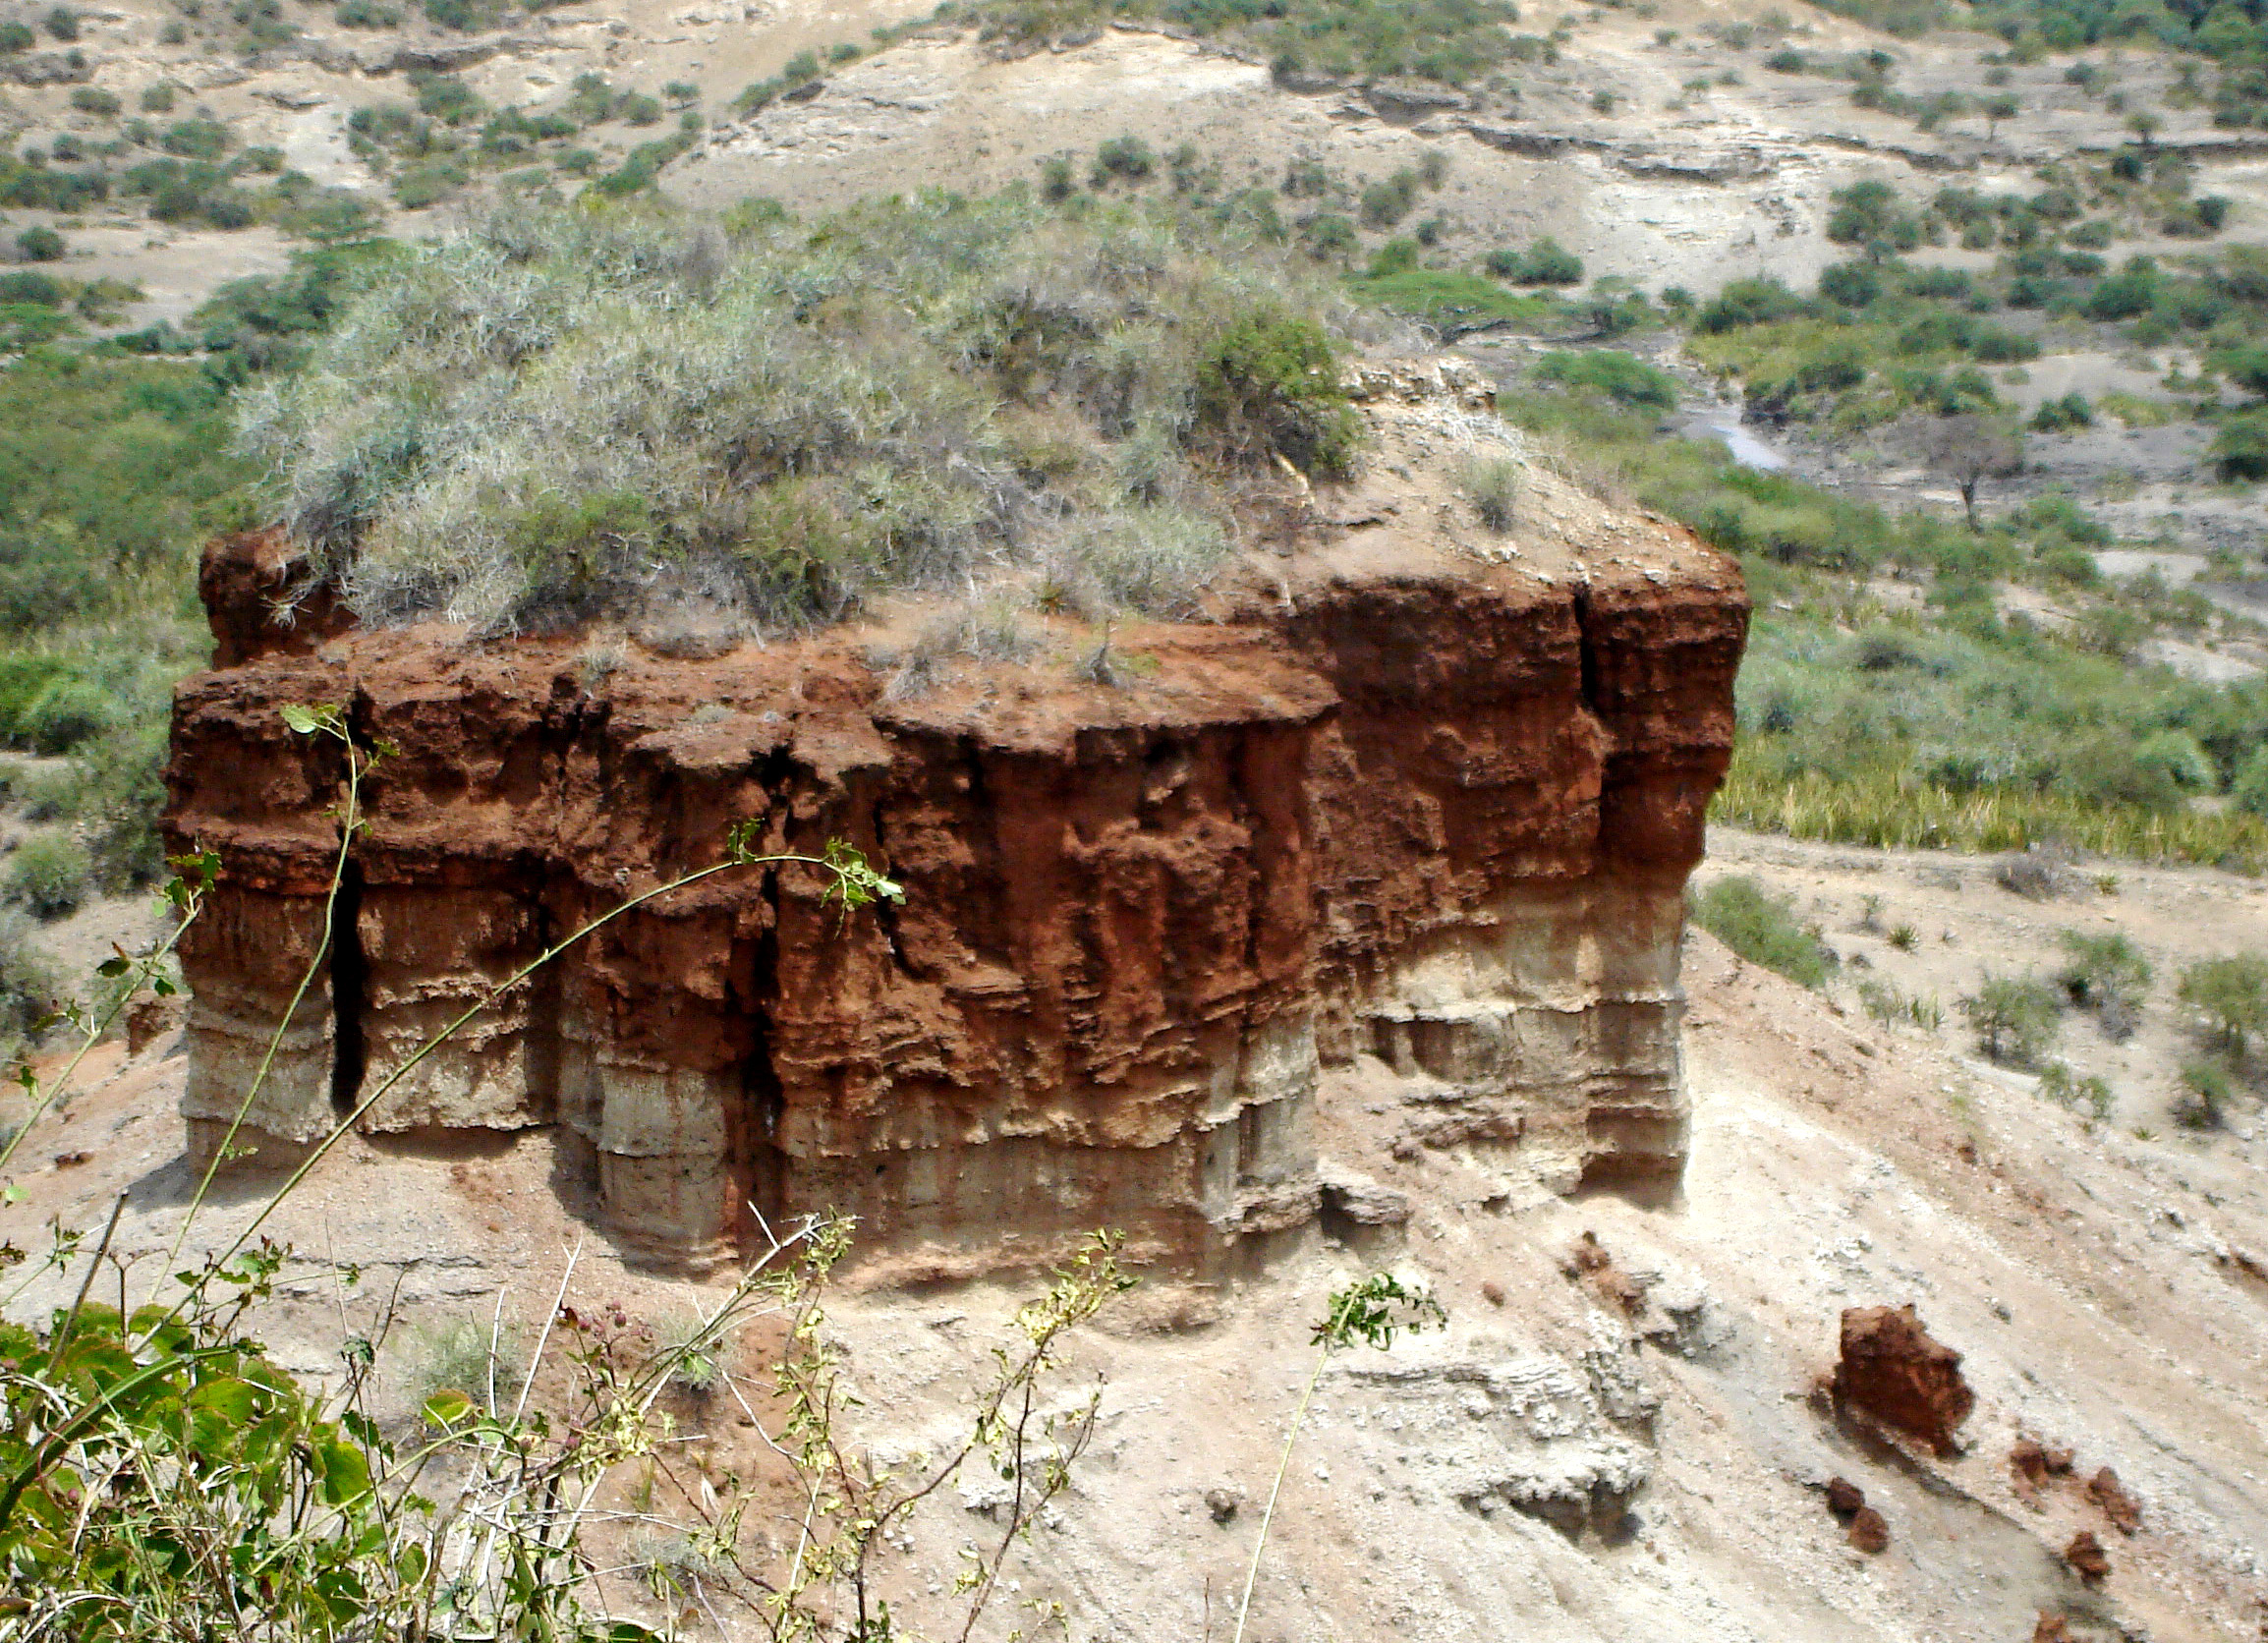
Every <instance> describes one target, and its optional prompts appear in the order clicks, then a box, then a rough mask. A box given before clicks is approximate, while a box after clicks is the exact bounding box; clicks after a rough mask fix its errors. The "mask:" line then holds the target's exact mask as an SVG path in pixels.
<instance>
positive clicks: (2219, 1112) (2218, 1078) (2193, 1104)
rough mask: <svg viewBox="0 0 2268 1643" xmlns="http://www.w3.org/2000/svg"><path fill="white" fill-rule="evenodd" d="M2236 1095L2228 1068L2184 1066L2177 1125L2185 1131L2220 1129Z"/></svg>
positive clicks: (2202, 1064) (2197, 1063)
mask: <svg viewBox="0 0 2268 1643" xmlns="http://www.w3.org/2000/svg"><path fill="white" fill-rule="evenodd" d="M2235 1094H2236V1092H2235V1090H2234V1088H2233V1087H2232V1086H2231V1084H2230V1080H2229V1073H2228V1069H2227V1068H2225V1067H2222V1066H2220V1065H2219V1064H2217V1063H2215V1062H2212V1061H2188V1062H2184V1063H2183V1067H2182V1095H2181V1097H2180V1099H2179V1100H2178V1101H2177V1102H2176V1103H2175V1105H2174V1121H2175V1122H2176V1123H2178V1124H2180V1125H2181V1126H2182V1127H2183V1129H2197V1130H2206V1129H2219V1128H2220V1127H2221V1125H2222V1123H2223V1121H2224V1119H2225V1118H2226V1115H2227V1113H2228V1109H2229V1103H2230V1101H2231V1100H2232V1099H2233V1098H2234V1097H2235Z"/></svg>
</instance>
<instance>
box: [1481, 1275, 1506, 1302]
mask: <svg viewBox="0 0 2268 1643" xmlns="http://www.w3.org/2000/svg"><path fill="white" fill-rule="evenodd" d="M1481 1298H1482V1299H1483V1300H1485V1301H1487V1302H1488V1303H1489V1305H1491V1306H1503V1304H1504V1286H1503V1284H1501V1283H1499V1282H1498V1281H1497V1280H1496V1279H1495V1278H1493V1277H1492V1278H1488V1279H1486V1280H1484V1281H1483V1282H1482V1284H1481Z"/></svg>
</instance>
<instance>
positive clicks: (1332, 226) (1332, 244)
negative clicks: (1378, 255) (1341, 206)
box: [1299, 211, 1362, 262]
mask: <svg viewBox="0 0 2268 1643" xmlns="http://www.w3.org/2000/svg"><path fill="white" fill-rule="evenodd" d="M1299 243H1300V244H1301V245H1302V246H1304V247H1305V248H1306V250H1307V255H1310V256H1312V257H1314V258H1315V259H1316V260H1317V261H1318V262H1326V261H1330V260H1332V259H1333V258H1337V257H1343V256H1346V255H1349V254H1350V253H1352V252H1354V251H1355V250H1356V249H1357V248H1359V247H1360V246H1361V244H1362V237H1361V236H1360V235H1359V234H1357V233H1356V232H1355V227H1354V223H1353V221H1352V220H1351V219H1349V218H1347V217H1342V216H1340V215H1339V214H1338V213H1337V212H1335V211H1323V212H1319V213H1317V214H1316V215H1315V216H1312V217H1309V218H1308V219H1307V220H1306V221H1305V222H1303V223H1301V224H1300V225H1299Z"/></svg>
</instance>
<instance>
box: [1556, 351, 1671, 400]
mask: <svg viewBox="0 0 2268 1643" xmlns="http://www.w3.org/2000/svg"><path fill="white" fill-rule="evenodd" d="M1535 373H1536V379H1537V380H1538V381H1540V382H1555V383H1558V384H1559V386H1561V387H1565V388H1574V389H1576V390H1578V391H1588V392H1592V393H1600V394H1605V395H1606V396H1607V397H1608V398H1609V399H1611V400H1613V401H1615V403H1616V404H1617V405H1642V406H1646V407H1649V408H1651V409H1653V410H1656V411H1674V410H1676V409H1677V379H1676V378H1675V377H1673V376H1672V375H1671V374H1670V373H1669V372H1668V371H1666V370H1663V369H1661V368H1658V367H1655V366H1650V365H1648V364H1647V363H1646V362H1645V361H1643V360H1641V359H1638V358H1637V357H1636V356H1635V355H1631V354H1624V353H1621V352H1619V351H1618V350H1616V349H1612V348H1597V349H1586V350H1584V351H1582V352H1580V353H1577V352H1573V351H1570V350H1565V349H1559V350H1555V351H1554V352H1552V353H1549V354H1546V355H1545V356H1544V357H1543V358H1542V359H1541V360H1539V361H1537V362H1536V372H1535Z"/></svg>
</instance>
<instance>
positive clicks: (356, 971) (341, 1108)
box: [330, 855, 369, 1114]
mask: <svg viewBox="0 0 2268 1643" xmlns="http://www.w3.org/2000/svg"><path fill="white" fill-rule="evenodd" d="M362 918H363V864H362V863H361V862H359V861H357V860H356V859H355V858H354V857H353V856H351V855H350V856H349V857H348V858H347V860H346V862H345V863H344V864H343V865H342V866H341V868H340V871H339V893H338V895H337V896H336V898H334V899H333V901H332V902H331V929H330V990H331V1110H332V1111H334V1112H338V1113H342V1114H343V1113H348V1112H352V1111H353V1110H354V1109H355V1104H356V1103H357V1102H359V1101H360V1100H362V1095H363V1073H364V1070H365V1067H366V1064H367V1060H368V1050H367V1048H366V1046H365V1044H364V1041H363V990H364V988H365V987H366V986H367V985H368V983H369V959H368V958H367V957H366V956H365V955H364V952H363V929H362Z"/></svg>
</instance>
